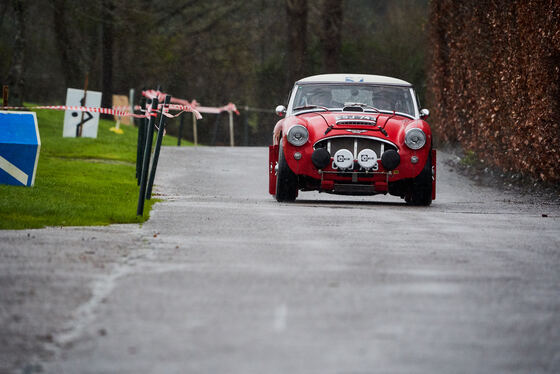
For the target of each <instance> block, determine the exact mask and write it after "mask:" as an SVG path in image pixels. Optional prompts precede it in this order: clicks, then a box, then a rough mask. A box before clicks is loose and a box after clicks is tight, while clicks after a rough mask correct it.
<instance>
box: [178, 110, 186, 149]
mask: <svg viewBox="0 0 560 374" xmlns="http://www.w3.org/2000/svg"><path fill="white" fill-rule="evenodd" d="M184 117H185V113H181V119H180V121H179V135H178V136H177V147H180V146H181V138H182V137H183V120H184Z"/></svg>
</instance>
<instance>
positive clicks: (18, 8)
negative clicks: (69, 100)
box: [6, 0, 27, 106]
mask: <svg viewBox="0 0 560 374" xmlns="http://www.w3.org/2000/svg"><path fill="white" fill-rule="evenodd" d="M12 6H13V8H14V26H15V30H16V32H15V34H14V52H13V55H12V63H11V65H10V70H9V71H8V79H7V82H6V83H7V84H8V86H9V87H10V98H9V104H10V105H12V106H21V105H22V104H23V96H24V90H25V80H24V76H23V73H24V71H23V70H24V68H25V43H26V39H25V12H26V6H27V4H26V3H25V1H24V0H12Z"/></svg>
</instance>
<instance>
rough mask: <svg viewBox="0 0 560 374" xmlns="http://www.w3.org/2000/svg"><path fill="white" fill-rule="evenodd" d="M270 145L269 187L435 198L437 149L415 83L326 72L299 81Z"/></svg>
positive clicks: (292, 195)
mask: <svg viewBox="0 0 560 374" xmlns="http://www.w3.org/2000/svg"><path fill="white" fill-rule="evenodd" d="M276 113H277V114H278V115H279V116H280V117H283V118H282V119H281V120H280V121H278V123H277V124H276V126H275V127H274V134H273V145H272V146H270V147H269V192H270V194H272V195H274V196H275V197H276V200H278V201H285V202H288V201H294V200H295V199H296V197H297V196H298V191H299V190H301V191H311V190H315V191H322V192H328V193H333V194H344V195H375V194H387V193H389V194H391V195H396V196H400V197H401V198H403V199H405V201H406V202H407V203H409V204H412V205H430V203H431V202H432V200H433V199H435V190H436V189H435V187H436V182H435V181H436V151H435V149H433V148H432V132H431V130H430V126H429V125H428V124H427V123H426V122H425V121H424V119H425V118H426V117H427V116H428V115H429V111H428V110H427V109H422V110H420V109H419V105H418V100H417V96H416V94H415V92H414V89H413V88H412V85H411V84H410V83H408V82H405V81H403V80H400V79H395V78H390V77H383V76H377V75H350V74H325V75H316V76H312V77H308V78H304V79H301V80H299V81H297V82H296V83H295V85H294V88H293V89H292V92H291V95H290V99H289V102H288V107H287V108H286V107H285V106H283V105H279V106H278V107H276Z"/></svg>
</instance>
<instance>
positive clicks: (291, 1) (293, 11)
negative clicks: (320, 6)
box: [286, 0, 308, 84]
mask: <svg viewBox="0 0 560 374" xmlns="http://www.w3.org/2000/svg"><path fill="white" fill-rule="evenodd" d="M307 10H308V7H307V0H286V13H287V16H288V84H292V83H293V82H294V81H296V80H297V79H300V78H303V77H304V76H305V74H306V72H307V66H306V63H307Z"/></svg>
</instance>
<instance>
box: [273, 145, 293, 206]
mask: <svg viewBox="0 0 560 374" xmlns="http://www.w3.org/2000/svg"><path fill="white" fill-rule="evenodd" d="M278 149H279V151H278V172H277V174H276V175H277V177H276V178H277V179H276V200H277V201H279V202H290V201H294V200H295V199H296V197H297V182H298V180H297V175H296V174H295V173H294V172H293V171H292V169H290V167H289V166H288V163H287V162H286V158H285V157H284V150H283V149H282V139H280V145H279V147H278Z"/></svg>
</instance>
